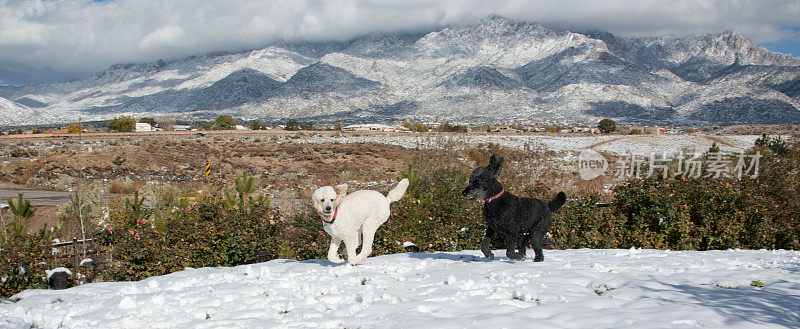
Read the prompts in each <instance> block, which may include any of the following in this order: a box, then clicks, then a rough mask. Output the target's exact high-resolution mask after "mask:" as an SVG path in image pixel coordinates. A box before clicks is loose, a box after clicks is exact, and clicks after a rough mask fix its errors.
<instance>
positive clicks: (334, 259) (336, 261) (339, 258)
mask: <svg viewBox="0 0 800 329" xmlns="http://www.w3.org/2000/svg"><path fill="white" fill-rule="evenodd" d="M328 260H329V261H330V262H331V263H336V264H341V263H344V259H343V258H341V257H337V258H333V257H328Z"/></svg>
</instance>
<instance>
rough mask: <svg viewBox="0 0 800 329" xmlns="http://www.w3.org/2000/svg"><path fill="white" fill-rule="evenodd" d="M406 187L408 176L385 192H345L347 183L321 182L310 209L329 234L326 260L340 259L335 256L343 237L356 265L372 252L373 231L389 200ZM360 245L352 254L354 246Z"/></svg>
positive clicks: (382, 218)
mask: <svg viewBox="0 0 800 329" xmlns="http://www.w3.org/2000/svg"><path fill="white" fill-rule="evenodd" d="M406 188H408V179H405V178H404V179H403V180H401V181H400V183H398V184H397V186H396V187H395V188H394V189H392V190H391V191H389V193H388V194H386V196H383V194H381V193H380V192H377V191H370V190H361V191H356V192H353V193H351V194H347V184H341V185H337V186H336V187H330V186H323V187H320V188H318V189H317V190H316V191H314V195H313V196H312V199H313V202H314V209H316V210H317V213H319V215H320V216H322V227H323V228H324V229H325V232H328V234H330V235H331V245H330V248H329V249H328V260H330V261H331V262H334V263H343V262H344V259H342V258H341V257H339V254H338V251H339V244H340V243H342V241H344V246H345V248H346V249H347V261H348V263H349V264H350V265H356V264H358V263H359V262H360V261H362V260H364V259H365V258H367V257H368V256H369V254H371V253H372V242H373V240H374V239H375V231H377V230H378V227H380V226H381V224H383V223H385V222H386V220H387V219H389V213H390V212H389V204H391V203H392V202H395V201H397V200H400V198H402V197H403V195H404V194H405V193H406ZM362 237H363V241H364V245H363V246H362V247H361V252H360V253H359V254H358V255H356V248H358V246H359V245H360V244H361V241H362Z"/></svg>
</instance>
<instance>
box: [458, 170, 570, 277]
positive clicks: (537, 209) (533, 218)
mask: <svg viewBox="0 0 800 329" xmlns="http://www.w3.org/2000/svg"><path fill="white" fill-rule="evenodd" d="M502 168H503V157H502V156H499V155H497V154H492V157H491V159H489V165H488V166H486V167H478V168H476V169H475V170H474V171H473V172H472V175H470V177H469V185H468V186H467V187H466V188H465V189H464V191H463V192H461V194H463V195H464V196H465V197H468V198H469V199H470V200H472V201H478V200H480V199H484V200H486V202H485V203H484V205H483V219H484V220H486V224H487V227H486V235H485V236H484V237H483V242H482V243H481V251H483V254H484V255H485V256H486V257H487V258H494V254H492V250H491V248H490V244H491V242H492V237H493V236H494V234H495V233H498V234H500V236H501V237H502V238H503V239H504V240H505V241H506V244H507V245H506V255H507V256H508V258H509V259H514V260H522V259H525V248H526V247H527V246H528V245H529V244H532V245H533V251H534V252H535V253H536V256H535V258H534V259H533V261H535V262H541V261H543V260H544V254H542V240H543V239H544V235H545V234H547V231H548V230H550V226H551V225H552V223H553V220H552V216H553V213H555V212H556V211H558V209H560V208H561V206H563V205H564V203H565V202H566V201H567V196H566V194H564V192H559V193H558V195H556V196H555V198H553V200H551V201H550V202H549V203H546V204H545V203H544V201H542V200H539V199H534V198H520V197H517V196H515V195H513V194H511V193H509V192H508V191H504V190H503V186H502V185H500V182H498V181H497V176H499V175H500V170H501V169H502ZM501 191H504V192H503V194H502V195H500V196H499V197H497V198H496V199H494V200H491V201H488V200H487V199H488V198H491V197H492V196H495V195H497V194H499V193H500V192H501Z"/></svg>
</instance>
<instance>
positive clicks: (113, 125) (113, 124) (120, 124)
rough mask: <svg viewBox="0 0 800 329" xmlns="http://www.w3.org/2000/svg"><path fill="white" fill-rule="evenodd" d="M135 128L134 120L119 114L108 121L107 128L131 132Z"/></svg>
mask: <svg viewBox="0 0 800 329" xmlns="http://www.w3.org/2000/svg"><path fill="white" fill-rule="evenodd" d="M134 129H136V120H135V119H134V118H132V117H130V116H121V117H118V118H114V119H113V120H111V121H109V122H108V130H111V131H118V132H131V131H133V130H134Z"/></svg>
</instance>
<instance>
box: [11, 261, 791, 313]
mask: <svg viewBox="0 0 800 329" xmlns="http://www.w3.org/2000/svg"><path fill="white" fill-rule="evenodd" d="M496 254H498V255H502V254H503V251H502V250H499V251H497V253H496ZM531 254H532V253H531ZM531 254H529V255H528V256H529V257H530V256H531ZM798 267H800V252H798V251H765V250H760V251H742V250H727V251H707V252H698V251H661V250H641V249H629V250H588V249H581V250H563V251H560V250H546V251H545V261H544V262H542V263H534V262H532V261H530V260H526V261H518V262H514V261H509V260H508V259H507V258H505V257H497V258H496V259H494V260H488V259H486V258H483V257H482V255H481V253H480V252H479V251H462V252H453V253H445V252H438V253H408V254H396V255H387V256H378V257H372V258H368V259H367V260H366V261H364V262H363V263H361V264H359V265H358V266H355V267H351V266H347V265H335V264H332V263H330V262H328V261H323V260H310V261H305V262H297V261H290V260H274V261H270V262H266V263H260V264H252V265H243V266H238V267H233V268H201V269H191V270H185V271H181V272H177V273H173V274H170V275H166V276H160V277H151V278H148V279H145V280H142V281H139V282H106V283H93V284H86V285H83V286H78V287H75V288H71V289H67V290H60V291H58V290H26V291H23V292H21V293H19V294H17V295H16V296H14V298H19V301H17V302H6V301H4V302H2V303H0V327H4V328H30V327H34V326H36V327H39V328H56V327H65V328H221V327H226V328H231V327H241V328H273V327H281V328H389V327H391V328H478V327H481V328H482V327H493V328H495V327H498V328H499V327H508V328H529V327H532V326H535V327H541V328H565V327H567V328H684V327H689V328H691V327H711V328H792V327H798V326H800V312H799V311H798V310H800V298H798V296H799V295H800V277H799V276H798V275H797V268H798ZM759 284H763V286H762V287H756V286H755V285H759ZM12 299H13V298H12Z"/></svg>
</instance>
